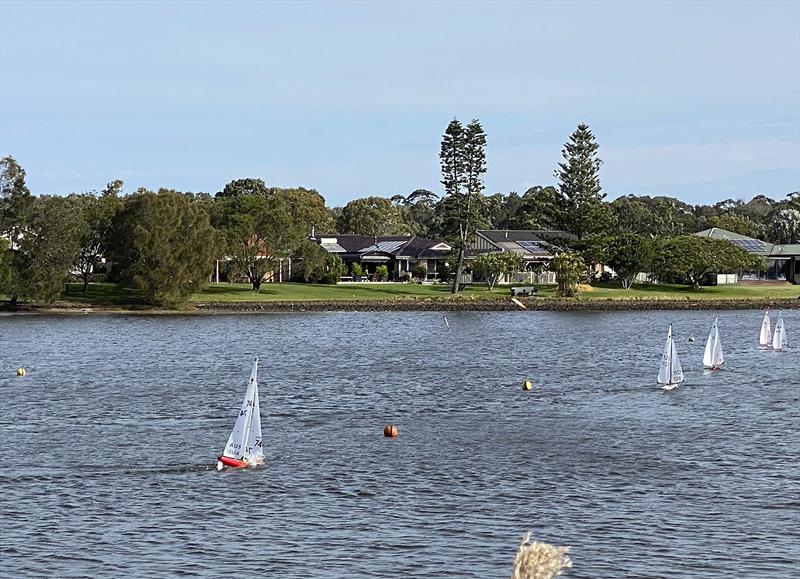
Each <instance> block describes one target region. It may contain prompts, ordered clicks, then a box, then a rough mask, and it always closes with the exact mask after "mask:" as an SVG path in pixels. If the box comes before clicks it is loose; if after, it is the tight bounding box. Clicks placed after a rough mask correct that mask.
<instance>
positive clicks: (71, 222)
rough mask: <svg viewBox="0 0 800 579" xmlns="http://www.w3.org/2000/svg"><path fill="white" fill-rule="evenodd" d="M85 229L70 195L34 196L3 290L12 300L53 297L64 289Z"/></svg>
mask: <svg viewBox="0 0 800 579" xmlns="http://www.w3.org/2000/svg"><path fill="white" fill-rule="evenodd" d="M85 231H86V224H85V222H84V221H83V220H82V219H81V218H80V211H79V210H78V209H77V207H76V203H75V201H74V200H73V199H70V198H65V197H57V196H54V197H50V196H41V197H37V198H35V200H34V203H33V208H32V210H31V213H30V216H29V218H28V221H27V225H26V227H25V232H24V234H23V235H22V236H21V237H19V238H18V240H17V248H16V249H15V250H14V251H13V257H12V261H11V271H10V276H9V277H10V279H9V280H8V281H7V286H6V290H5V293H6V294H7V295H9V296H10V297H11V301H12V303H13V302H16V300H17V299H22V300H33V301H38V302H45V303H52V302H53V301H55V300H56V299H57V298H58V296H59V295H60V294H61V291H62V290H63V289H64V283H65V281H66V280H67V278H68V276H69V272H70V266H71V265H72V264H73V262H74V261H75V258H76V257H77V255H78V253H79V251H80V239H81V238H82V236H83V235H85Z"/></svg>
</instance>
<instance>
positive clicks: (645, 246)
mask: <svg viewBox="0 0 800 579" xmlns="http://www.w3.org/2000/svg"><path fill="white" fill-rule="evenodd" d="M652 254H653V250H652V243H651V240H650V239H649V238H647V237H645V236H643V235H637V234H635V233H620V234H618V235H611V236H606V237H605V243H604V245H603V248H602V259H601V260H600V261H601V263H604V264H606V265H607V266H609V267H610V268H611V269H613V270H614V271H615V272H616V274H617V277H618V278H619V280H620V281H621V282H622V287H623V288H625V289H629V288H630V287H631V286H632V285H633V282H634V281H635V280H636V276H637V275H639V273H640V272H643V271H646V270H647V269H648V267H649V265H650V259H651V257H652Z"/></svg>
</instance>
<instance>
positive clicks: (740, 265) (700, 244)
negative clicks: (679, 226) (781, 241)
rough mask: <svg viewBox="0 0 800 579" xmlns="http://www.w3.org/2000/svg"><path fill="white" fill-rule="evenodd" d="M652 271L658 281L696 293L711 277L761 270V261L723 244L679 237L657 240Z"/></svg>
mask: <svg viewBox="0 0 800 579" xmlns="http://www.w3.org/2000/svg"><path fill="white" fill-rule="evenodd" d="M651 267H652V272H653V273H654V274H655V275H656V276H657V277H658V278H659V279H660V280H662V281H672V282H679V283H685V284H687V285H689V286H691V287H692V289H694V290H697V289H699V288H700V284H701V282H702V281H703V279H704V278H705V276H707V275H708V274H710V273H731V272H738V271H741V270H743V269H749V268H753V269H763V268H764V260H763V259H761V258H759V257H757V256H752V255H750V254H749V253H748V252H747V251H745V250H744V249H742V248H740V247H737V246H735V245H734V244H732V243H731V242H729V241H726V240H722V239H713V238H711V237H698V236H696V235H679V236H677V237H671V238H667V239H660V240H657V242H656V243H655V247H654V250H653V257H652V262H651Z"/></svg>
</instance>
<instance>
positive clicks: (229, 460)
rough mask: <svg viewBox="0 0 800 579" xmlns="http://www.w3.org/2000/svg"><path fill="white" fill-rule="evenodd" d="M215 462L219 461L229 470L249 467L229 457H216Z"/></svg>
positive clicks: (243, 462) (241, 461)
mask: <svg viewBox="0 0 800 579" xmlns="http://www.w3.org/2000/svg"><path fill="white" fill-rule="evenodd" d="M217 460H218V461H220V462H221V463H222V464H224V465H225V466H229V467H231V468H244V467H246V466H250V465H249V464H248V463H246V462H245V461H243V460H239V459H236V458H231V457H229V456H218V457H217Z"/></svg>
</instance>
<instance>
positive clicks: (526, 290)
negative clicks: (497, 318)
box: [511, 286, 539, 297]
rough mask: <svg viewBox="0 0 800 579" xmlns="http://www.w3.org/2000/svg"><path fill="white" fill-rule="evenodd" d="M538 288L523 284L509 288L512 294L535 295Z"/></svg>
mask: <svg viewBox="0 0 800 579" xmlns="http://www.w3.org/2000/svg"><path fill="white" fill-rule="evenodd" d="M538 293H539V290H537V289H536V288H535V287H530V286H524V287H512V288H511V295H512V296H515V297H516V296H526V297H528V296H535V295H538Z"/></svg>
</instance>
